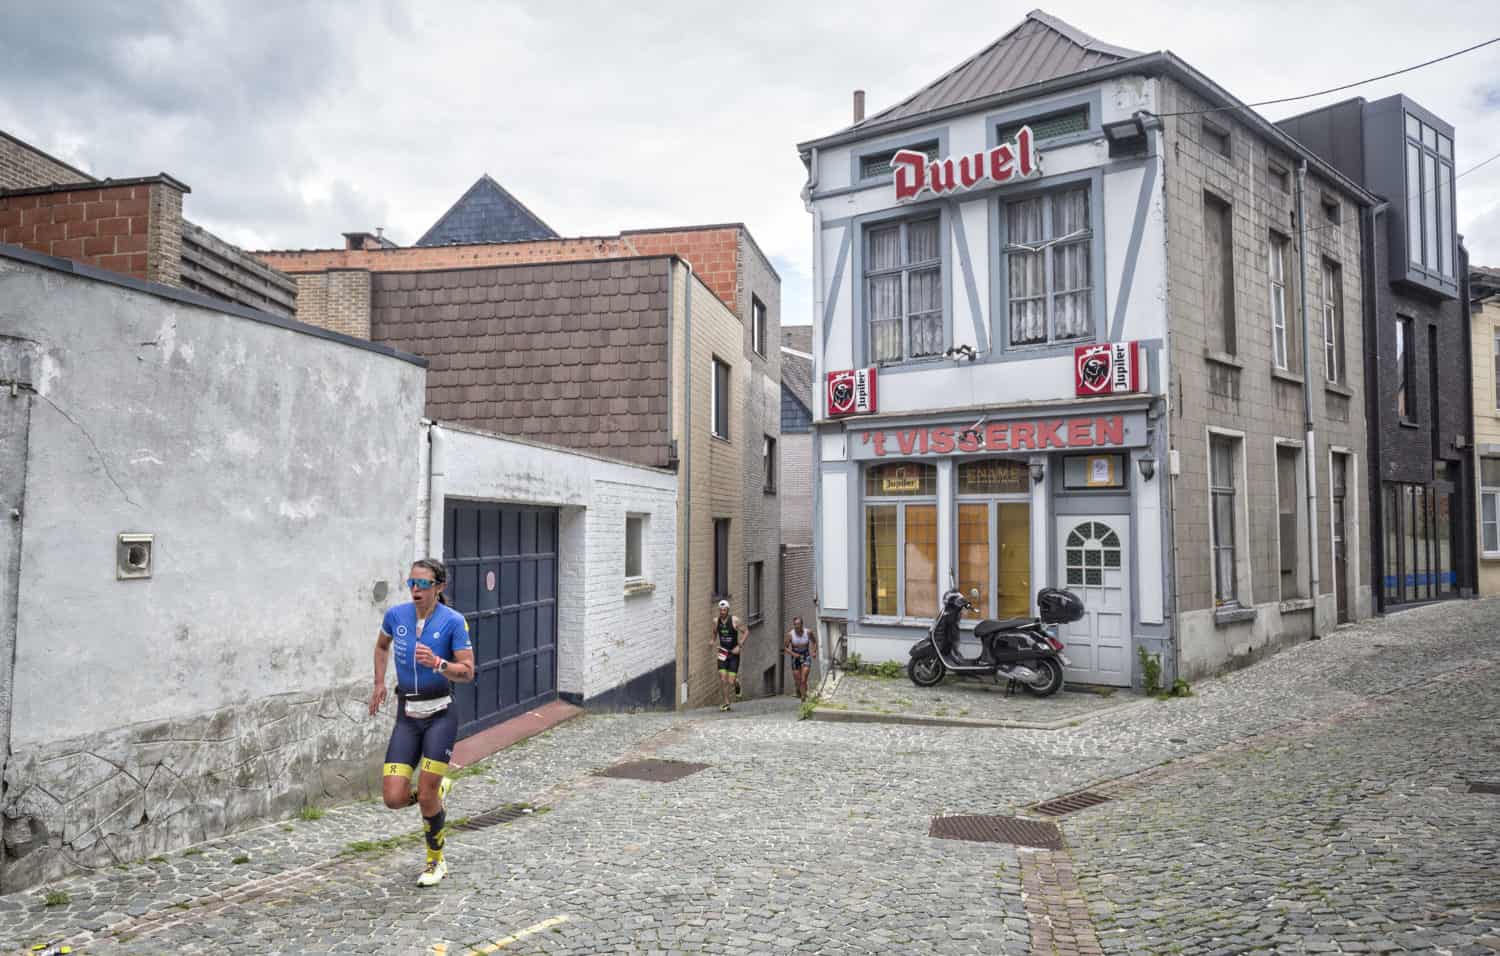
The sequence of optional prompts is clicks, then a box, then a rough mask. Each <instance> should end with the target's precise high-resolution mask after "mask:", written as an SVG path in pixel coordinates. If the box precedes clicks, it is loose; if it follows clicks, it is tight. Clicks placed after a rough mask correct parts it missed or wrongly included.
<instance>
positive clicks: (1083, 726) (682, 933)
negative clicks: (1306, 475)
mask: <svg viewBox="0 0 1500 956" xmlns="http://www.w3.org/2000/svg"><path fill="white" fill-rule="evenodd" d="M1497 635H1500V602H1467V603H1463V604H1453V605H1448V606H1442V607H1434V608H1426V609H1421V610H1417V611H1410V612H1406V613H1404V614H1400V615H1395V616H1392V617H1390V618H1388V619H1385V620H1382V621H1379V622H1372V623H1366V624H1362V625H1359V626H1356V627H1351V628H1346V629H1342V630H1340V631H1338V632H1336V633H1335V634H1333V635H1330V636H1329V637H1328V638H1327V639H1326V640H1323V641H1320V642H1316V643H1312V644H1306V645H1303V646H1300V647H1297V648H1293V649H1290V650H1288V651H1286V652H1284V653H1282V654H1280V655H1278V656H1277V657H1274V658H1272V659H1270V660H1268V661H1265V662H1263V663H1261V664H1259V665H1257V666H1255V667H1253V668H1250V669H1247V670H1245V671H1241V672H1238V673H1235V674H1232V675H1229V676H1228V677H1226V678H1224V679H1222V680H1216V681H1210V682H1205V683H1203V684H1202V685H1200V686H1198V687H1195V691H1196V695H1195V696H1193V697H1191V698H1185V699H1174V700H1171V701H1166V702H1160V703H1158V702H1155V701H1139V702H1135V703H1132V704H1131V705H1130V706H1126V707H1122V708H1120V709H1118V710H1112V711H1110V712H1109V716H1108V717H1107V718H1105V719H1095V720H1084V721H1083V722H1081V723H1080V724H1079V725H1078V726H1076V727H1073V726H1066V725H1065V726H1063V727H1061V728H1060V729H1057V730H1050V731H1040V730H1024V729H996V728H970V727H927V726H911V725H882V724H842V723H823V722H819V721H799V720H797V710H796V707H795V706H794V705H795V700H790V701H787V700H781V701H768V702H755V703H747V704H744V705H740V706H737V707H736V709H735V711H734V712H733V713H731V714H724V715H720V714H718V713H717V712H695V713H693V714H689V715H686V716H676V715H660V714H652V715H636V716H621V717H602V716H590V717H585V718H580V719H578V720H575V721H572V722H570V723H567V724H564V725H562V726H560V727H558V728H556V729H554V730H552V731H550V732H549V733H547V734H545V735H542V736H539V737H536V738H533V739H532V740H531V741H529V742H527V743H526V744H525V745H523V746H518V747H515V748H512V749H510V750H507V751H506V752H504V753H502V754H499V755H496V756H495V757H493V758H491V759H490V760H488V761H485V762H484V763H483V764H481V765H480V766H479V767H478V768H476V769H477V772H476V773H474V774H473V775H470V776H466V777H464V778H463V779H462V780H460V781H459V782H458V785H457V787H456V788H455V790H454V793H453V796H452V798H451V801H450V804H451V809H450V814H451V815H452V816H454V817H461V816H465V815H469V814H474V813H477V812H479V811H482V810H486V809H490V808H493V807H496V806H500V805H504V804H512V803H518V802H524V803H528V804H531V805H534V806H535V807H537V808H538V810H539V812H536V813H533V814H530V815H525V816H523V817H522V818H521V819H519V820H517V821H516V822H514V823H511V824H509V825H504V826H497V827H493V828H490V829H484V830H479V831H473V832H457V833H455V834H454V835H453V836H451V837H450V840H449V853H448V856H449V859H450V863H451V866H452V870H451V873H450V876H449V878H448V880H447V881H446V882H445V883H444V884H443V885H442V886H441V887H439V888H437V889H436V890H428V891H421V892H419V891H418V890H417V888H416V887H415V886H413V885H412V882H413V879H414V878H415V875H416V872H417V870H418V868H419V867H420V861H421V849H420V844H419V843H418V842H417V839H416V837H415V832H416V828H417V826H418V825H419V824H418V820H417V816H416V813H415V811H408V812H406V813H394V812H391V811H387V810H385V809H384V808H381V807H379V806H376V805H373V804H354V805H350V806H344V807H338V808H333V809H331V810H330V811H329V812H328V813H327V815H326V816H324V817H323V818H322V819H318V820H306V821H305V820H296V821H289V822H286V823H278V824H272V825H269V826H266V827H262V828H259V829H256V830H252V831H247V832H245V833H243V834H240V835H238V836H237V837H235V838H232V839H226V840H222V841H218V842H216V843H214V844H212V845H208V846H204V847H202V848H198V849H196V850H188V851H182V852H177V853H173V854H169V855H167V856H166V857H165V858H164V859H160V860H155V861H143V862H141V863H139V864H136V865H132V866H129V867H125V868H123V869H118V870H109V871H104V872H100V873H96V874H90V875H85V876H79V877H76V878H73V879H69V880H66V881H59V882H57V883H55V884H52V885H50V886H47V887H41V888H38V889H37V890H35V891H32V892H27V893H22V894H14V895H12V896H8V897H0V952H6V951H9V950H11V949H12V948H19V947H21V946H27V945H30V944H32V943H35V942H39V941H43V940H57V939H65V938H66V939H70V940H72V941H73V942H74V943H75V945H76V946H77V948H78V951H79V952H83V953H122V954H123V953H132V954H134V953H187V952H214V953H221V952H222V953H300V952H357V953H370V952H382V953H384V952H389V953H444V954H456V953H466V952H501V953H504V954H506V956H509V954H513V953H533V954H535V953H549V954H574V953H578V954H582V953H612V952H641V953H648V952H661V953H668V952H706V953H745V952H748V953H778V954H779V953H876V952H879V953H939V954H960V953H986V954H994V953H1008V954H1029V953H1033V952H1035V953H1043V952H1048V951H1052V952H1062V951H1063V949H1062V948H1061V947H1062V946H1064V945H1075V944H1076V945H1077V947H1078V948H1077V950H1076V951H1077V952H1091V951H1099V949H1102V951H1103V952H1107V953H1172V952H1184V953H1196V954H1211V953H1251V952H1286V953H1316V952H1399V951H1421V952H1430V953H1454V954H1459V953H1462V954H1468V953H1486V952H1500V797H1497V796H1490V795H1483V794H1477V793H1473V794H1471V793H1469V792H1468V783H1469V782H1470V781H1475V780H1479V781H1483V780H1495V781H1500V666H1496V663H1497V660H1500V636H1497ZM917 691H918V688H915V687H913V688H911V692H912V693H915V692H917ZM1055 701H1056V703H1058V704H1059V705H1060V706H1061V705H1063V704H1064V699H1055ZM1037 703H1039V704H1045V703H1046V702H1045V701H1043V702H1037ZM647 755H650V756H656V757H662V758H668V759H676V760H690V761H698V762H702V763H705V764H708V765H709V766H708V768H707V769H705V770H703V771H701V772H699V773H695V774H692V775H691V776H688V777H685V778H683V779H681V780H679V781H677V782H674V783H669V784H661V783H646V782H640V781H634V780H619V779H612V778H603V777H599V776H595V775H594V774H593V773H592V771H594V770H597V769H600V768H603V767H606V766H608V765H609V764H611V763H614V762H616V761H618V760H621V759H625V758H630V757H636V756H647ZM1083 788H1089V789H1092V790H1096V791H1099V792H1102V793H1105V794H1107V795H1109V796H1110V797H1111V800H1110V802H1108V803H1105V804H1103V805H1100V806H1097V807H1093V808H1090V809H1087V810H1083V811H1079V812H1075V813H1072V814H1069V815H1067V816H1064V817H1061V818H1059V819H1058V820H1057V821H1056V822H1057V823H1058V824H1059V826H1060V828H1061V830H1062V833H1063V837H1064V841H1065V844H1066V848H1065V849H1064V850H1060V851H1052V852H1050V853H1038V852H1036V851H1030V850H1025V849H1018V848H1016V847H1011V846H1007V845H999V844H977V843H964V842H959V841H953V840H934V839H931V838H930V837H928V836H927V828H928V824H929V822H930V818H931V816H932V815H934V814H938V813H953V814H974V813H1016V812H1022V811H1024V810H1025V808H1027V807H1028V806H1030V805H1031V804H1033V803H1035V802H1037V801H1040V800H1044V799H1048V798H1051V797H1055V796H1058V795H1060V794H1065V793H1069V792H1072V791H1076V790H1080V789H1083ZM542 810H545V811H547V812H540V811H542ZM384 840H391V841H393V843H392V844H391V845H388V846H382V845H380V844H379V841H384ZM1075 880H1076V885H1074V881H1075ZM1049 881H1052V882H1049ZM49 891H51V892H53V893H56V894H66V898H67V902H66V903H60V904H57V905H53V906H50V907H49V906H47V905H46V902H45V901H46V894H47V893H48V892H49ZM60 898H61V897H59V896H54V900H57V899H60ZM1090 924H1091V925H1090ZM1062 940H1071V941H1073V942H1072V943H1065V942H1061V941H1062ZM1054 947H1057V948H1054Z"/></svg>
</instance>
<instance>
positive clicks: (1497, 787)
mask: <svg viewBox="0 0 1500 956" xmlns="http://www.w3.org/2000/svg"><path fill="white" fill-rule="evenodd" d="M1469 792H1470V793H1496V794H1500V783H1495V782H1493V781H1489V780H1470V781H1469Z"/></svg>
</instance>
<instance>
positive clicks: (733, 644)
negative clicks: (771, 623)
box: [714, 601, 750, 710]
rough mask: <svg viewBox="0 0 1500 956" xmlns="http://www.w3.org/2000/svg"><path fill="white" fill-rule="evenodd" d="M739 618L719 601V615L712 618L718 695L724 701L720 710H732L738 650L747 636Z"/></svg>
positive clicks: (723, 602)
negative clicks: (717, 658) (731, 703)
mask: <svg viewBox="0 0 1500 956" xmlns="http://www.w3.org/2000/svg"><path fill="white" fill-rule="evenodd" d="M749 633H750V632H749V631H748V630H747V629H746V628H745V625H743V624H741V623H740V619H739V618H737V617H735V616H734V615H732V614H730V613H729V602H728V601H720V602H719V616H718V617H716V618H714V650H715V652H716V653H717V654H718V656H719V695H720V696H721V697H722V698H723V700H724V702H723V703H721V704H720V705H719V709H720V710H733V709H734V708H733V707H731V706H729V698H730V695H732V694H733V693H734V692H735V686H736V685H738V684H739V682H740V651H742V650H744V647H745V638H746V637H748V636H749Z"/></svg>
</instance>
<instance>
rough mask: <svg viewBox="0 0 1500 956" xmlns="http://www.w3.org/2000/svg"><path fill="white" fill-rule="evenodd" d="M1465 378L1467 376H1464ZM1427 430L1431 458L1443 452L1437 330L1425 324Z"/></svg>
mask: <svg viewBox="0 0 1500 956" xmlns="http://www.w3.org/2000/svg"><path fill="white" fill-rule="evenodd" d="M1465 378H1467V376H1465ZM1427 401H1428V405H1427V424H1428V428H1427V432H1428V435H1429V437H1430V438H1431V439H1432V459H1433V461H1437V460H1438V458H1439V456H1441V455H1442V454H1443V430H1442V425H1441V422H1442V420H1443V419H1442V416H1440V415H1439V414H1438V331H1437V326H1436V325H1428V326H1427Z"/></svg>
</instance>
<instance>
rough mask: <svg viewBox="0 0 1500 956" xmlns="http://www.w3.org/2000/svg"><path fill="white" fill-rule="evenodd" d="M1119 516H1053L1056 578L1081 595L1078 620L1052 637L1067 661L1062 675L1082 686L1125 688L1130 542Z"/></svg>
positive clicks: (1128, 669)
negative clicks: (1080, 612)
mask: <svg viewBox="0 0 1500 956" xmlns="http://www.w3.org/2000/svg"><path fill="white" fill-rule="evenodd" d="M1127 521H1128V519H1127V518H1126V517H1125V516H1124V515H1106V516H1100V517H1092V518H1079V517H1074V516H1072V515H1058V516H1057V524H1058V531H1057V557H1058V572H1057V580H1058V582H1059V585H1060V586H1061V587H1065V588H1067V589H1068V590H1069V591H1072V592H1073V593H1074V594H1076V595H1078V596H1079V597H1080V598H1082V599H1083V606H1084V614H1083V617H1082V619H1080V620H1079V621H1077V622H1075V623H1073V624H1064V625H1062V627H1061V628H1060V629H1059V631H1058V637H1059V639H1060V640H1062V642H1063V643H1064V644H1066V645H1067V649H1066V650H1064V651H1063V653H1064V654H1066V655H1067V657H1068V660H1070V661H1071V662H1072V666H1071V667H1069V668H1068V669H1067V670H1066V672H1065V675H1066V677H1067V679H1068V680H1070V681H1077V682H1079V683H1082V684H1107V685H1110V686H1113V687H1129V686H1130V675H1131V671H1132V667H1131V664H1130V548H1129V546H1130V541H1129V530H1128V528H1129V526H1128V524H1127Z"/></svg>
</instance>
